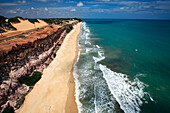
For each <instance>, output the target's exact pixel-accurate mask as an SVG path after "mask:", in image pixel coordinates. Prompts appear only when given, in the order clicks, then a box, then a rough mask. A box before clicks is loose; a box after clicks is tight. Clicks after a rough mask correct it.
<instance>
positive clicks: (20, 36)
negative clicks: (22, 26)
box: [18, 35, 26, 38]
mask: <svg viewBox="0 0 170 113" xmlns="http://www.w3.org/2000/svg"><path fill="white" fill-rule="evenodd" d="M18 38H26V37H25V36H24V35H19V36H18Z"/></svg>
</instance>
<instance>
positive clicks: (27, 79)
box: [18, 71, 41, 86]
mask: <svg viewBox="0 0 170 113" xmlns="http://www.w3.org/2000/svg"><path fill="white" fill-rule="evenodd" d="M40 78H41V72H38V71H35V72H34V73H33V75H32V76H22V77H20V78H19V79H18V81H19V82H20V83H21V84H26V85H28V86H33V85H35V83H36V82H38V81H39V80H40Z"/></svg>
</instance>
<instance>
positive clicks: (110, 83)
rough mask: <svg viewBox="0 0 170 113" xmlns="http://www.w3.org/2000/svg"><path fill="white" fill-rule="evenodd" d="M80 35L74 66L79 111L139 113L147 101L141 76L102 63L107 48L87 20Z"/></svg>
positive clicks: (90, 112)
mask: <svg viewBox="0 0 170 113" xmlns="http://www.w3.org/2000/svg"><path fill="white" fill-rule="evenodd" d="M81 29H82V31H81V34H80V37H79V50H80V51H79V56H78V59H77V62H76V63H75V65H74V78H75V83H76V94H75V96H76V102H77V104H78V109H79V113H121V112H125V113H138V112H140V111H141V109H140V106H142V104H143V103H144V102H147V100H146V99H145V96H146V95H147V96H148V95H149V93H148V92H145V91H144V88H145V87H146V86H147V85H145V84H144V83H143V82H141V81H140V80H139V79H138V78H135V79H134V80H130V79H129V78H128V75H126V74H122V73H117V72H114V71H112V70H111V69H109V68H108V67H107V66H105V65H102V64H100V61H102V60H104V59H105V55H104V50H103V48H102V47H100V46H99V45H95V44H94V43H93V39H91V38H90V34H91V33H90V29H89V27H87V25H86V23H85V22H84V23H83V24H82V27H81Z"/></svg>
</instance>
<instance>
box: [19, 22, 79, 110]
mask: <svg viewBox="0 0 170 113" xmlns="http://www.w3.org/2000/svg"><path fill="white" fill-rule="evenodd" d="M80 26H81V23H78V24H77V25H76V26H74V29H73V30H72V31H71V32H70V33H69V34H68V35H67V36H66V38H65V39H64V41H63V44H62V45H61V47H60V49H59V50H58V52H57V55H56V57H55V59H54V60H53V61H52V62H51V64H50V65H49V66H48V67H47V68H46V69H45V70H44V71H43V75H42V78H41V79H40V80H39V81H38V82H37V83H36V85H35V86H34V88H33V90H32V91H31V92H30V93H29V94H28V95H27V96H26V99H25V101H24V104H23V105H22V106H21V108H20V109H19V110H18V111H17V113H77V112H78V110H77V104H76V102H75V96H74V93H75V83H74V78H73V64H74V62H75V60H76V59H77V55H78V36H79V33H80V30H81V27H80Z"/></svg>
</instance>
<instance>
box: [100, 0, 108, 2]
mask: <svg viewBox="0 0 170 113" xmlns="http://www.w3.org/2000/svg"><path fill="white" fill-rule="evenodd" d="M97 1H103V2H110V0H97Z"/></svg>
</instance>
